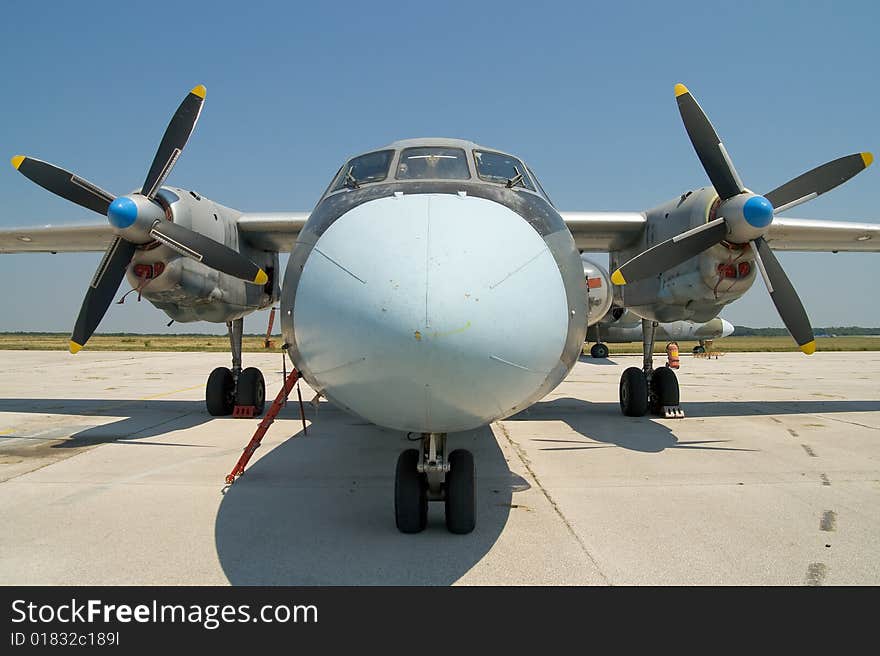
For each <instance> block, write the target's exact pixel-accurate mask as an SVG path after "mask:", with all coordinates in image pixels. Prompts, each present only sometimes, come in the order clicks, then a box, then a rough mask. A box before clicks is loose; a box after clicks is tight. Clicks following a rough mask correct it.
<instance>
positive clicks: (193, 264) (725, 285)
mask: <svg viewBox="0 0 880 656" xmlns="http://www.w3.org/2000/svg"><path fill="white" fill-rule="evenodd" d="M205 95H206V91H205V87H204V86H201V85H199V86H197V87H195V88H193V89H192V91H191V92H190V93H189V94H188V95H187V96H186V98H185V99H184V100H183V102H182V103H181V105H180V107H179V108H178V110H177V112H176V113H175V114H174V116H173V117H172V119H171V121H170V123H169V125H168V128H167V130H166V132H165V135H164V137H163V138H162V141H161V143H160V145H159V148H158V151H157V153H156V155H155V157H154V159H153V162H152V165H151V166H150V169H149V172H148V174H147V176H146V178H145V180H144V183H143V184H142V185H141V187H140V188H139V189H137V190H136V191H133V192H130V193H126V194H123V195H120V196H116V195H114V194H112V193H110V192H108V191H105V190H103V189H101V188H100V187H98V186H96V185H94V184H92V183H91V182H88V181H86V180H84V179H82V178H81V177H79V176H77V175H75V174H73V173H70V172H68V171H66V170H64V169H61V168H59V167H57V166H55V165H53V164H49V163H47V162H44V161H41V160H38V159H34V158H31V157H27V156H23V155H17V156H15V157H13V158H12V164H13V166H14V167H15V168H16V169H17V170H18V172H19V173H21V174H23V175H24V176H25V177H27V178H29V179H30V180H31V181H33V182H35V183H36V184H38V185H40V186H42V187H44V188H46V189H47V190H48V191H51V192H53V193H55V194H57V195H59V196H61V197H63V198H66V199H68V200H70V201H72V202H74V203H76V204H77V205H79V206H81V207H84V208H87V209H90V210H93V211H95V212H96V213H98V214H100V215H102V216H104V217H106V220H101V221H100V222H98V223H89V224H77V225H73V226H52V225H49V226H44V227H33V228H17V229H5V230H2V231H0V252H6V253H10V252H52V253H55V252H68V251H104V257H103V258H102V260H101V262H100V264H99V266H98V269H97V271H96V273H95V276H94V278H93V279H92V280H91V282H90V283H89V285H88V287H87V288H86V293H85V299H84V301H83V304H82V308H81V310H80V314H79V316H78V318H77V321H76V324H75V326H74V329H73V332H72V334H71V338H70V350H71V352H73V353H75V352H77V351H78V350H80V349H81V348H83V347H84V346H85V345H86V343H87V341H88V339H89V337H90V336H91V335H92V333H93V332H94V331H95V329H96V328H97V327H98V325H99V323H100V321H101V319H102V317H103V316H104V314H105V312H106V311H107V308H108V306H109V305H110V303H111V301H112V299H113V297H114V295H115V294H116V293H117V290H118V288H119V286H120V284H121V282H122V280H123V278H125V279H126V280H127V282H128V283H129V284H130V285H131V286H132V287H134V288H136V289H138V290H139V291H140V293H141V295H142V296H143V298H146V299H147V300H148V301H150V302H151V303H153V305H155V306H156V307H157V308H159V309H160V310H162V311H163V312H165V313H166V314H167V315H168V316H169V317H171V318H172V319H174V320H176V321H180V322H189V321H199V320H201V321H210V322H218V323H226V325H227V329H228V332H229V337H230V344H231V351H232V368H231V369H229V368H226V367H219V368H217V369H215V370H214V371H213V372H211V375H210V376H209V378H208V383H207V386H206V392H205V396H206V405H207V409H208V412H209V413H210V414H211V415H213V416H222V415H228V414H229V412H230V411H231V410H232V409H233V406H234V405H242V404H249V405H252V406H255V407H257V408H258V409H260V410H262V407H263V403H264V400H265V384H264V381H263V377H262V374H261V373H260V372H259V370H257V369H255V368H246V369H242V368H241V367H242V356H241V333H242V318H243V317H244V316H245V315H247V314H248V313H250V312H253V311H256V310H259V309H262V308H268V307H269V306H270V305H271V304H272V303H274V302H275V301H277V300H279V299H280V302H281V323H282V334H283V338H284V340H285V350H286V351H287V353H288V355H289V357H290V360H291V361H292V363H293V366H294V367H295V368H296V369H297V370H298V371H299V372H300V373H301V375H302V377H303V378H304V379H305V381H306V382H307V383H309V385H310V386H312V387H313V388H314V390H315V391H316V392H318V393H320V394H321V395H323V396H324V397H325V398H327V399H328V400H329V401H331V402H333V403H335V404H336V405H338V406H340V407H341V408H343V409H345V410H347V411H348V412H350V413H352V414H354V415H356V416H359V417H361V418H363V419H365V420H367V421H369V422H372V423H373V424H376V425H378V426H381V427H384V428H386V429H392V430H396V431H406V432H408V433H411V434H413V435H416V436H420V438H421V439H420V441H419V447H420V448H418V449H407V450H405V451H403V452H402V453H401V454H400V457H399V458H398V461H397V468H396V474H395V484H394V502H395V521H396V524H397V527H398V529H399V530H400V531H401V532H404V533H416V532H419V531H422V530H423V529H424V528H425V526H426V521H427V507H428V502H429V501H437V502H443V503H444V505H445V517H446V527H447V529H448V530H449V531H451V532H453V533H469V532H470V531H472V530H473V529H474V527H475V524H476V514H475V496H474V476H475V469H474V460H473V456H472V454H471V453H470V452H469V451H467V450H464V449H456V450H452V451H449V449H448V448H447V436H448V435H449V434H454V433H457V432H460V431H467V430H469V429H474V428H478V427H481V426H485V425H487V424H490V423H491V422H493V421H496V420H498V419H502V418H504V417H508V416H510V415H513V414H515V413H517V412H520V411H521V410H523V409H525V408H528V407H529V406H530V405H532V404H533V403H535V402H536V401H538V400H539V399H541V398H542V397H544V396H546V395H547V394H548V393H549V392H550V391H551V390H553V389H554V388H555V387H556V386H557V385H559V383H561V382H562V380H563V379H564V378H565V377H566V376H567V375H568V373H569V372H570V371H571V369H572V368H573V367H574V364H575V362H577V360H578V357H579V355H580V354H581V349H582V347H583V344H584V338H585V335H586V331H587V326H588V324H589V323H595V322H596V321H599V320H600V319H601V317H602V315H604V312H602V313H601V314H600V313H598V312H593V313H591V312H590V311H589V309H588V293H587V292H588V284H587V282H586V278H585V276H584V269H583V262H582V260H581V258H580V254H581V253H582V252H584V251H588V252H609V253H610V261H611V266H612V268H613V269H614V272H613V273H612V276H611V281H612V282H613V283H614V284H615V287H614V289H613V291H612V297H613V301H614V303H615V304H617V305H619V306H621V307H626V308H628V309H629V310H630V311H632V312H633V313H634V314H635V315H637V316H639V317H641V320H642V326H643V331H644V335H643V350H644V354H645V356H644V360H643V366H642V367H630V368H628V369H626V370H625V371H624V372H623V375H622V377H621V380H620V388H619V392H620V393H619V398H620V406H621V411H622V413H623V414H624V415H626V416H630V417H636V416H642V415H645V414H646V413H647V412H648V411H649V410H651V411H652V412H655V413H658V414H664V413H665V414H666V415H667V416H668V414H669V412H670V411H671V410H675V409H679V390H678V381H677V379H676V377H675V373H674V372H673V371H672V370H671V369H669V368H668V367H659V368H657V369H654V367H653V360H652V357H651V353H652V348H653V344H654V340H655V338H656V332H655V322H669V321H678V320H693V321H708V320H710V319H712V318H713V317H716V316H717V315H718V314H719V311H720V310H721V309H722V308H723V307H724V306H726V305H728V304H729V303H731V302H733V301H735V300H737V299H738V298H740V297H741V296H742V295H743V294H744V293H745V292H746V291H747V290H748V289H749V288H750V287H751V285H752V283H753V282H754V281H755V278H756V275H757V272H758V271H760V275H761V277H762V278H763V279H764V282H765V284H766V286H767V289H768V291H769V292H770V295H771V297H772V299H773V302H774V304H775V305H776V307H777V309H778V311H779V313H780V315H781V317H782V319H783V322H784V323H785V325H786V326H787V327H788V329H789V331H790V332H791V334H792V335H793V337H794V338H795V340H796V341H797V343H798V344H799V345H800V347H801V349H802V350H803V351H804V352H805V353H807V354H809V353H812V352H813V351H814V350H815V341H814V339H813V334H812V331H811V329H810V324H809V321H808V319H807V316H806V313H805V311H804V309H803V306H802V304H801V302H800V300H799V299H798V296H797V294H796V292H795V291H794V288H793V287H792V285H791V283H790V282H789V280H788V277H787V276H786V275H785V272H784V271H783V270H782V268H781V266H780V265H779V262H778V261H777V260H776V257H775V255H774V254H773V249H776V250H802V251H876V250H878V244H880V225H876V224H870V223H853V222H847V223H844V222H837V221H829V220H806V219H790V218H781V217H778V216H776V215H777V214H779V213H780V212H783V211H785V210H788V209H790V208H792V207H795V206H797V205H798V204H800V203H803V202H805V201H807V200H810V199H812V198H815V197H816V196H818V195H820V194H823V193H825V192H827V191H829V190H830V189H832V188H834V187H836V186H838V185H839V184H841V183H843V182H845V181H846V180H848V179H849V178H851V177H852V176H854V175H856V174H857V173H859V172H860V171H862V170H863V169H865V168H867V167H868V166H869V165H870V164H871V161H872V157H871V155H870V154H869V153H855V154H853V155H848V156H845V157H842V158H839V159H836V160H834V161H831V162H828V163H826V164H823V165H821V166H819V167H817V168H814V169H812V170H810V171H809V172H807V173H805V174H803V175H800V176H798V177H796V178H794V179H793V180H791V181H790V182H788V183H786V184H784V185H782V186H780V187H778V188H776V189H774V190H773V191H771V192H769V193H767V194H764V195H760V194H756V193H754V192H752V191H751V190H749V189H748V188H746V187H745V186H744V184H743V182H742V180H741V179H740V177H739V175H738V173H737V172H736V170H735V169H734V167H733V163H732V161H731V159H730V156H729V155H728V153H727V150H726V149H725V147H724V145H723V143H722V142H721V140H720V139H719V138H718V135H717V133H716V132H715V130H714V128H713V127H712V125H711V123H710V122H709V120H708V118H707V117H706V115H705V114H704V113H703V111H702V109H701V108H700V106H699V105H698V104H697V102H696V100H694V98H693V96H692V95H691V94H690V92H689V91H688V90H687V89H686V88H685V87H684V86H683V85H676V87H675V97H676V100H677V103H678V107H679V111H680V114H681V118H682V120H683V122H684V125H685V129H686V132H687V134H688V136H689V138H690V140H691V143H692V145H693V147H694V149H695V150H696V152H697V155H698V157H699V159H700V161H701V162H702V164H703V167H704V169H705V171H706V173H707V175H708V177H709V180H710V182H711V185H709V186H704V187H699V188H696V189H692V190H689V191H685V192H684V193H682V194H680V195H678V196H676V197H675V198H674V199H673V200H671V201H669V202H667V203H665V204H662V205H660V206H658V207H656V208H654V209H650V210H647V211H622V212H583V211H578V212H564V211H560V210H558V209H557V208H556V207H555V206H554V204H553V202H552V201H551V200H550V198H549V197H548V195H547V194H546V192H545V191H544V189H543V188H542V186H541V184H540V182H539V181H538V178H537V177H536V176H535V174H534V172H533V171H532V170H531V169H530V168H529V167H528V166H527V165H526V164H525V163H524V162H523V161H522V160H521V159H520V158H518V157H516V156H514V155H512V154H509V153H506V152H503V151H500V150H496V149H493V148H487V147H484V146H481V145H478V144H476V143H474V142H471V141H466V140H461V139H446V138H442V139H441V138H423V139H408V140H403V141H396V142H394V143H391V144H389V145H387V146H384V147H381V148H378V149H375V150H372V151H369V152H367V153H364V154H360V155H356V156H354V157H351V158H349V159H348V160H347V161H346V162H345V163H344V164H343V166H342V167H340V169H339V170H338V172H337V173H336V174H335V175H334V176H333V178H332V180H331V181H330V184H329V185H328V187H327V189H326V190H325V191H324V193H323V194H322V195H321V198H320V199H319V201H318V203H317V205H316V206H315V207H314V209H313V210H312V211H311V212H276V213H259V212H240V211H238V210H234V209H231V208H228V207H224V206H222V205H220V204H218V203H216V202H214V201H212V200H209V199H208V198H205V197H203V196H201V195H200V194H198V193H196V192H195V191H190V190H187V189H184V188H180V187H172V186H167V185H165V182H166V179H167V178H168V176H169V174H170V172H171V170H172V168H173V167H174V164H175V163H176V161H177V159H178V158H179V156H180V154H181V152H182V151H183V148H184V146H185V144H186V142H187V140H188V139H189V136H190V134H191V133H192V131H193V128H194V127H195V124H196V121H197V119H198V117H199V114H200V112H201V110H202V106H203V103H204V100H205ZM279 252H289V253H290V259H289V262H288V265H287V267H286V271H285V272H284V280H283V285H281V284H280V283H281V272H280V271H279V268H278V253H279Z"/></svg>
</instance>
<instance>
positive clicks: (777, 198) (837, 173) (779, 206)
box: [764, 153, 874, 213]
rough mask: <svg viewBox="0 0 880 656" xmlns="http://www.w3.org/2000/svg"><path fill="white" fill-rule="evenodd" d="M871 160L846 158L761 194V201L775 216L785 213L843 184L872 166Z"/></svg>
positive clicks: (857, 155)
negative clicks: (769, 205) (768, 206)
mask: <svg viewBox="0 0 880 656" xmlns="http://www.w3.org/2000/svg"><path fill="white" fill-rule="evenodd" d="M873 161H874V156H873V155H872V154H871V153H855V154H853V155H846V156H845V157H841V158H839V159H836V160H834V161H832V162H826V163H825V164H822V165H821V166H817V167H816V168H814V169H811V170H810V171H807V172H806V173H804V174H803V175H799V176H798V177H796V178H795V179H794V180H789V181H788V182H786V183H785V184H784V185H782V186H780V187H776V189H774V190H773V191H771V192H770V193H769V194H764V198H766V199H767V200H769V201H770V204H771V205H773V208H774V210H775V211H776V212H777V213H778V212H784V211H785V210H787V209H791V208H792V207H794V206H795V205H800V204H801V203H805V202H807V201H808V200H813V199H814V198H815V197H816V196H821V195H822V194H824V193H825V192H826V191H831V190H832V189H834V188H835V187H837V186H838V185H842V184H843V183H844V182H846V181H847V180H849V179H850V178H851V177H853V176H854V175H856V174H857V173H861V172H862V171H864V170H865V169H866V168H868V167H869V166H871V162H873Z"/></svg>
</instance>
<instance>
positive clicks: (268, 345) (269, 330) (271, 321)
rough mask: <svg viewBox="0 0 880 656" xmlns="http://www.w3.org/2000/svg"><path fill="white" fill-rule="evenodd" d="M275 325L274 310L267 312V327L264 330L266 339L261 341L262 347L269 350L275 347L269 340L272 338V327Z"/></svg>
mask: <svg viewBox="0 0 880 656" xmlns="http://www.w3.org/2000/svg"><path fill="white" fill-rule="evenodd" d="M274 323H275V308H272V310H271V311H270V312H269V327H268V328H266V339H264V340H263V347H264V348H267V349H270V348H273V347H274V346H275V343H274V342H273V341H272V340H271V339H269V338H270V337H271V336H272V325H273V324H274Z"/></svg>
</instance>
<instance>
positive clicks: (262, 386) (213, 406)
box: [205, 319, 266, 417]
mask: <svg viewBox="0 0 880 656" xmlns="http://www.w3.org/2000/svg"><path fill="white" fill-rule="evenodd" d="M226 328H227V330H228V331H229V344H230V346H231V348H232V369H227V368H226V367H217V368H216V369H214V371H212V372H211V375H210V376H208V384H207V386H206V387H205V404H206V405H207V406H208V414H210V415H211V416H213V417H226V416H228V415H231V414H233V411H234V410H235V409H236V407H243V408H253V411H252V413H251V412H248V413H247V416H257V415H261V414H263V408H264V407H265V405H266V383H265V381H264V380H263V374H262V372H261V371H260V370H259V369H257V368H256V367H248V368H247V369H244V370H242V368H241V339H242V331H243V329H244V319H236V320H235V321H228V322H226ZM242 416H245V415H242Z"/></svg>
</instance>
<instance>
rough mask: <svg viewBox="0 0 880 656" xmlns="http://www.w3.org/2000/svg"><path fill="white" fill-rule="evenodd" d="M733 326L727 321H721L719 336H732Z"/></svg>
mask: <svg viewBox="0 0 880 656" xmlns="http://www.w3.org/2000/svg"><path fill="white" fill-rule="evenodd" d="M733 330H734V329H733V324H732V323H730V322H729V321H728V320H727V319H722V320H721V336H722V337H728V336H730V335H732V334H733Z"/></svg>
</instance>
